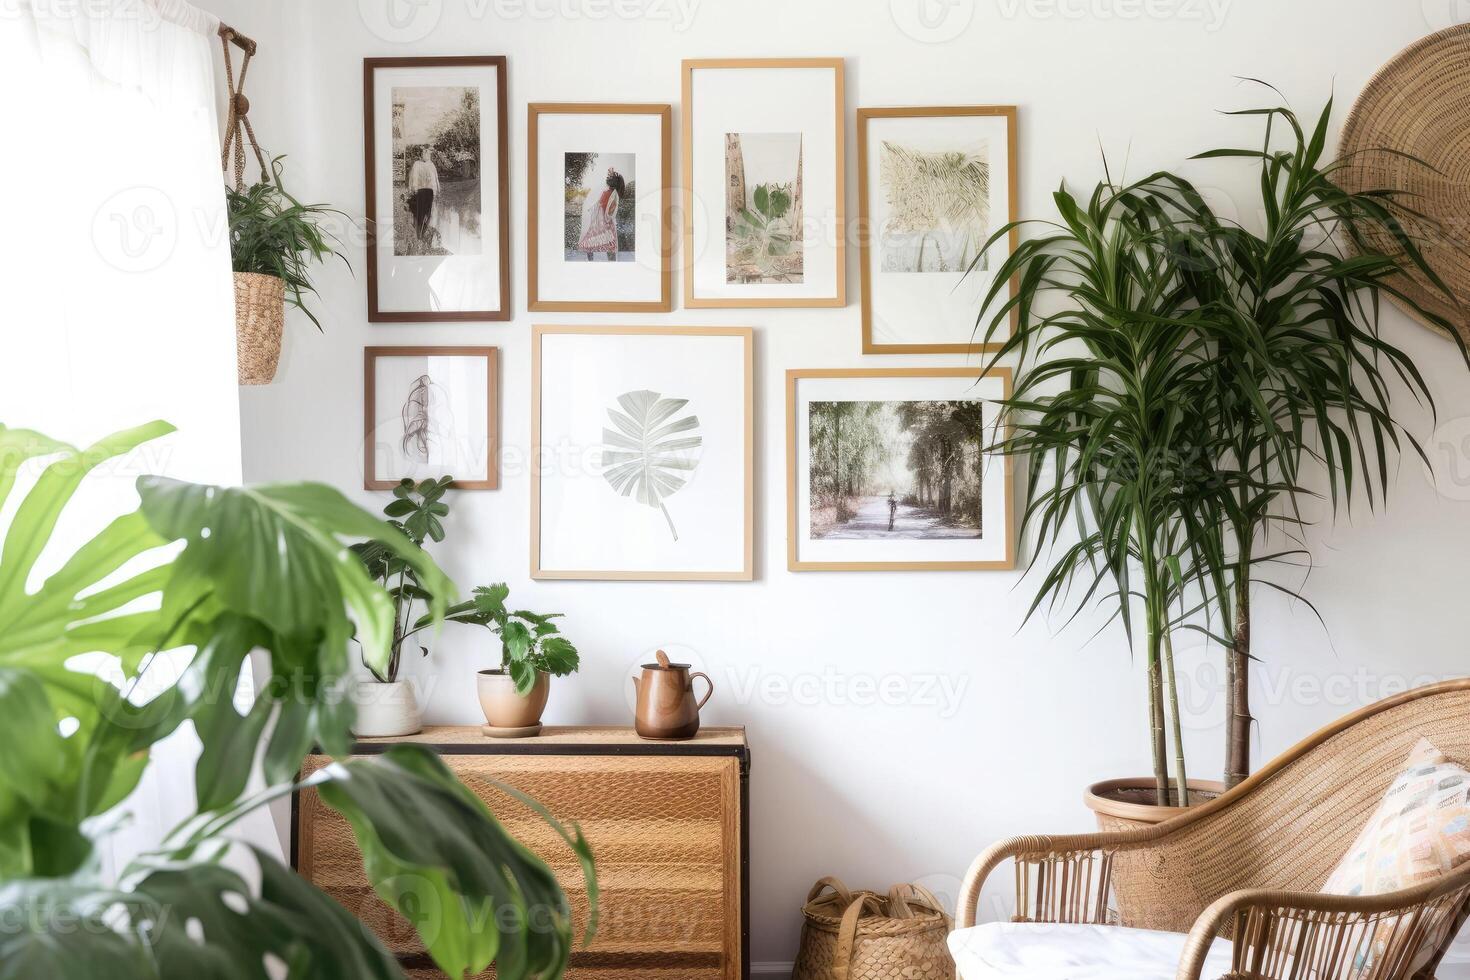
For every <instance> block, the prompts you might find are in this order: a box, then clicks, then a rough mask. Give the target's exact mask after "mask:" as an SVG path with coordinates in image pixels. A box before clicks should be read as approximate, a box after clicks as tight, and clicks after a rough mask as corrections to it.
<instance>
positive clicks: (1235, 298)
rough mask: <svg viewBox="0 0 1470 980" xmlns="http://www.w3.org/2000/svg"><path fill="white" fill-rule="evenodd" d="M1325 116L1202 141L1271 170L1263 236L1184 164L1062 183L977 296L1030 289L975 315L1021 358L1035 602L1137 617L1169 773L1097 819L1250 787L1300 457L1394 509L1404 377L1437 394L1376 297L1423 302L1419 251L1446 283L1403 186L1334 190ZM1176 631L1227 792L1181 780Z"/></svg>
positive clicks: (1277, 112) (1100, 790)
mask: <svg viewBox="0 0 1470 980" xmlns="http://www.w3.org/2000/svg"><path fill="white" fill-rule="evenodd" d="M1330 111H1331V105H1330V104H1329V106H1328V108H1327V109H1326V110H1325V111H1324V112H1323V113H1322V115H1321V117H1320V119H1319V121H1318V123H1317V125H1316V127H1315V129H1313V130H1312V132H1311V133H1310V134H1309V133H1308V132H1306V130H1305V129H1304V128H1303V127H1302V126H1301V125H1300V123H1299V122H1298V120H1297V118H1296V116H1295V115H1294V114H1293V113H1292V112H1291V111H1290V110H1289V109H1287V108H1284V107H1275V108H1269V109H1262V110H1250V111H1249V112H1247V113H1242V114H1243V115H1248V116H1260V117H1263V118H1265V120H1266V122H1267V125H1266V135H1265V140H1264V142H1263V144H1262V146H1261V147H1260V148H1256V149H1244V150H1238V149H1224V150H1213V151H1210V152H1207V153H1204V154H1201V155H1200V156H1201V157H1202V158H1225V157H1241V158H1248V159H1255V160H1259V161H1260V165H1261V169H1262V174H1261V182H1260V186H1261V190H1262V195H1263V197H1262V211H1263V213H1264V214H1265V215H1266V226H1265V229H1264V230H1263V232H1261V233H1259V234H1257V233H1255V232H1252V231H1249V230H1247V229H1245V228H1243V227H1241V226H1240V225H1238V224H1235V223H1232V222H1227V221H1225V220H1223V219H1221V218H1220V217H1219V216H1218V215H1216V214H1215V213H1214V212H1213V211H1212V210H1211V209H1210V208H1209V207H1208V205H1207V204H1206V203H1205V201H1204V199H1203V197H1202V196H1201V195H1200V194H1199V193H1198V192H1197V191H1196V190H1195V188H1194V187H1192V186H1191V185H1190V184H1189V183H1188V182H1187V181H1185V180H1184V179H1182V178H1180V177H1178V176H1176V175H1174V174H1170V173H1158V174H1154V175H1152V176H1150V177H1148V178H1147V179H1145V180H1143V181H1140V182H1138V183H1135V184H1132V185H1129V186H1126V187H1120V186H1117V185H1115V184H1114V183H1113V182H1112V181H1111V179H1107V180H1105V181H1104V182H1103V183H1102V184H1100V185H1099V186H1098V188H1097V189H1096V190H1095V191H1094V193H1093V194H1092V196H1091V198H1090V199H1089V200H1088V201H1087V202H1086V203H1085V204H1082V203H1079V202H1078V201H1077V200H1076V199H1074V198H1073V196H1072V195H1071V194H1069V193H1068V192H1067V190H1066V189H1065V187H1064V188H1062V189H1061V190H1059V191H1058V192H1057V194H1056V203H1057V209H1058V212H1059V214H1060V220H1059V221H1058V222H1054V223H1048V231H1047V233H1046V234H1043V235H1041V236H1039V237H1036V238H1033V239H1031V240H1028V241H1027V242H1025V243H1023V244H1022V245H1021V246H1020V247H1019V248H1018V249H1017V250H1016V251H1015V252H1014V254H1012V255H1011V256H1009V257H1008V258H1007V259H1006V261H1005V262H1004V263H1003V264H1002V265H1001V267H1000V268H999V269H998V270H997V273H996V276H995V286H994V287H993V288H992V290H991V291H990V294H989V296H988V297H987V298H986V303H985V307H983V308H992V304H993V303H996V302H997V300H998V298H999V295H1000V292H1001V290H1002V289H1003V288H1004V287H1005V285H1006V284H1007V282H1008V281H1011V280H1012V279H1013V278H1014V281H1015V282H1016V283H1017V284H1018V286H1017V289H1016V292H1015V295H1014V297H1013V298H1012V299H1011V301H1010V302H1009V303H1006V304H1004V305H1003V306H1001V307H1000V308H998V310H997V312H996V313H995V315H994V316H993V317H992V318H991V319H990V321H989V322H988V324H985V323H982V324H980V326H982V327H983V328H984V335H985V339H986V340H987V341H989V342H996V343H998V344H999V348H998V353H996V354H995V355H994V356H995V358H996V359H1000V358H1002V357H1006V356H1015V357H1017V358H1018V360H1019V364H1018V377H1017V382H1016V389H1015V392H1014V393H1013V396H1012V397H1011V398H1010V399H1009V400H1008V401H1007V402H1006V403H1005V405H1004V406H1003V413H1004V416H1005V418H1004V421H1005V422H1007V423H1008V424H1009V425H1010V427H1011V433H1012V434H1011V435H1010V436H1009V437H1008V438H1007V439H1005V440H1004V442H1003V444H1002V450H1003V451H1005V452H1008V453H1011V454H1013V455H1016V456H1019V457H1021V458H1022V459H1023V460H1024V461H1025V462H1026V463H1027V465H1028V467H1029V470H1030V477H1029V479H1028V481H1027V484H1026V499H1025V504H1024V512H1023V520H1022V528H1023V533H1024V532H1025V531H1026V530H1030V531H1031V532H1032V533H1033V535H1034V540H1035V548H1036V550H1035V552H1034V557H1033V560H1032V568H1033V570H1036V571H1039V573H1040V574H1041V580H1040V583H1039V586H1038V589H1037V594H1036V597H1035V600H1034V601H1033V603H1032V606H1031V607H1030V610H1029V611H1028V615H1032V614H1035V613H1037V612H1038V611H1039V610H1047V611H1054V610H1057V609H1059V608H1062V607H1065V606H1066V605H1067V604H1068V601H1069V598H1068V597H1069V596H1080V597H1082V601H1083V602H1090V601H1092V600H1098V601H1101V602H1105V603H1107V604H1109V605H1110V606H1111V608H1112V617H1111V618H1113V619H1118V620H1120V621H1121V622H1122V624H1123V626H1124V628H1125V632H1126V634H1127V635H1128V636H1129V637H1130V640H1131V638H1132V636H1133V633H1134V627H1135V624H1137V623H1139V622H1140V620H1141V625H1142V633H1143V642H1144V658H1145V663H1146V665H1147V673H1148V683H1149V709H1148V710H1149V714H1148V728H1149V734H1150V745H1151V750H1152V751H1151V757H1152V762H1153V775H1152V777H1151V778H1149V779H1123V780H1108V781H1106V782H1103V783H1099V784H1096V785H1095V786H1094V787H1092V788H1091V790H1090V791H1089V793H1088V797H1087V799H1088V804H1089V806H1091V807H1092V808H1093V809H1094V810H1095V811H1097V812H1098V814H1099V819H1100V821H1102V822H1103V823H1104V825H1105V826H1116V825H1118V824H1119V823H1121V822H1157V821H1158V820H1162V819H1167V818H1168V817H1169V816H1171V815H1173V814H1174V813H1175V812H1177V810H1178V808H1180V807H1185V806H1189V805H1191V804H1194V803H1198V802H1200V801H1201V800H1203V799H1206V798H1209V797H1211V796H1213V795H1216V794H1217V793H1218V792H1220V791H1222V790H1224V789H1225V788H1226V787H1227V786H1229V785H1233V784H1234V783H1235V782H1238V781H1239V780H1240V779H1242V778H1244V775H1245V773H1246V772H1248V770H1249V737H1250V730H1249V727H1250V720H1251V719H1250V711H1249V706H1248V700H1247V698H1248V686H1247V685H1248V671H1247V666H1248V663H1249V659H1250V646H1249V643H1250V616H1249V596H1250V588H1251V583H1252V581H1254V580H1256V579H1257V578H1258V574H1259V569H1260V568H1261V567H1262V566H1265V565H1270V564H1272V563H1277V562H1281V561H1283V560H1287V559H1289V558H1291V556H1292V555H1293V553H1295V552H1298V551H1299V547H1298V546H1296V545H1295V544H1290V543H1289V544H1287V545H1285V546H1283V545H1281V544H1280V542H1279V541H1278V540H1276V539H1277V538H1278V537H1280V536H1282V535H1285V536H1286V537H1287V538H1288V539H1290V538H1291V537H1292V533H1293V532H1299V531H1300V530H1301V528H1302V527H1303V521H1302V517H1301V509H1300V504H1301V502H1302V497H1303V496H1304V495H1305V494H1306V493H1307V491H1305V490H1304V489H1303V488H1302V481H1301V479H1300V472H1301V469H1302V467H1303V465H1304V464H1308V463H1310V462H1311V461H1313V460H1316V461H1319V462H1320V463H1321V464H1322V466H1323V467H1324V468H1325V469H1326V470H1327V475H1328V477H1329V480H1330V484H1331V487H1332V490H1331V494H1330V497H1331V502H1332V504H1333V505H1334V507H1335V506H1336V505H1337V504H1338V503H1339V502H1340V501H1345V500H1347V499H1350V497H1351V495H1352V494H1353V492H1354V490H1355V488H1356V487H1358V486H1363V487H1365V488H1366V490H1367V492H1368V493H1369V494H1370V495H1371V496H1372V497H1373V498H1374V499H1381V498H1382V492H1383V490H1384V489H1385V488H1386V484H1387V480H1388V472H1389V470H1388V466H1387V462H1386V461H1387V459H1388V457H1389V455H1390V454H1392V453H1393V452H1395V451H1397V449H1398V448H1399V447H1400V446H1401V445H1403V444H1404V443H1406V442H1407V443H1408V444H1410V445H1413V446H1415V447H1416V448H1417V444H1416V443H1414V442H1413V440H1412V436H1411V435H1409V434H1408V433H1407V432H1406V431H1405V430H1404V428H1403V426H1402V425H1400V424H1399V423H1398V422H1397V421H1395V420H1394V417H1393V415H1392V414H1391V398H1390V394H1389V393H1390V391H1391V390H1392V385H1391V384H1390V382H1391V381H1393V380H1395V379H1400V380H1404V381H1407V382H1408V383H1409V387H1410V388H1411V389H1412V393H1413V394H1414V395H1415V396H1417V398H1418V399H1419V400H1421V401H1424V402H1428V403H1429V404H1431V405H1432V399H1431V398H1430V394H1429V392H1428V390H1427V388H1426V386H1425V385H1424V382H1423V379H1422V378H1421V377H1420V375H1419V373H1418V371H1417V370H1416V369H1415V368H1414V365H1413V363H1412V361H1411V360H1410V359H1409V357H1408V355H1406V354H1405V353H1403V352H1402V351H1401V350H1399V349H1397V348H1395V347H1393V346H1392V345H1391V344H1389V343H1388V342H1386V341H1385V340H1384V339H1383V338H1382V337H1381V336H1380V335H1379V331H1378V315H1377V311H1378V309H1379V296H1380V294H1383V293H1386V294H1390V295H1394V296H1396V297H1399V298H1401V299H1405V300H1406V301H1407V297H1404V296H1403V295H1402V294H1401V293H1400V292H1399V291H1398V290H1397V289H1396V287H1395V286H1394V285H1393V282H1392V277H1393V276H1394V275H1396V274H1397V273H1399V272H1401V271H1402V270H1403V268H1404V267H1405V266H1406V264H1413V265H1416V266H1418V267H1419V268H1421V269H1423V270H1424V271H1425V272H1428V273H1429V275H1430V276H1432V275H1433V273H1432V272H1429V270H1428V269H1427V268H1426V267H1425V266H1424V264H1423V260H1422V258H1421V257H1420V255H1419V252H1418V250H1417V249H1416V248H1415V246H1414V243H1413V242H1412V241H1411V240H1410V239H1409V238H1408V236H1407V235H1406V234H1405V233H1404V232H1403V231H1402V229H1401V228H1400V227H1399V225H1398V224H1397V223H1396V222H1393V221H1392V219H1391V215H1390V212H1389V209H1388V207H1387V205H1386V200H1387V197H1388V195H1386V194H1385V193H1384V192H1368V193H1363V194H1348V193H1346V192H1344V191H1342V190H1341V189H1340V188H1338V187H1337V186H1336V185H1335V184H1333V182H1332V180H1331V176H1332V173H1333V171H1334V170H1335V169H1336V167H1337V166H1338V165H1332V164H1329V165H1323V164H1322V162H1321V157H1322V153H1323V147H1324V146H1325V144H1326V132H1327V124H1328V119H1329V117H1330ZM1273 123H1277V124H1278V125H1276V126H1275V127H1274V128H1273V125H1272V124H1273ZM1283 128H1284V129H1285V130H1286V132H1287V133H1289V134H1290V136H1291V137H1292V138H1291V139H1290V140H1288V142H1287V145H1286V146H1285V147H1284V148H1283V147H1278V145H1277V143H1276V140H1277V139H1278V138H1279V135H1280V132H1281V130H1282V129H1283ZM1365 221H1379V222H1383V223H1385V224H1388V225H1389V226H1390V227H1391V228H1393V229H1395V234H1396V235H1397V237H1398V239H1399V242H1400V244H1401V246H1402V248H1403V254H1402V255H1401V256H1398V257H1391V256H1385V255H1381V254H1377V253H1373V252H1371V251H1369V250H1367V249H1366V247H1365V246H1364V244H1363V241H1364V240H1363V236H1362V235H1361V233H1360V232H1359V230H1358V229H1359V228H1360V227H1361V225H1362V223H1363V222H1365ZM1010 231H1011V226H1007V227H1006V228H1003V229H1001V230H1000V231H999V232H997V233H996V235H995V236H994V237H993V238H992V239H991V242H990V243H988V244H987V248H988V247H989V245H991V244H994V243H995V242H997V241H1000V240H1003V239H1004V238H1005V237H1006V236H1007V235H1009V233H1010ZM1344 238H1346V239H1349V240H1350V241H1351V242H1353V243H1354V244H1355V245H1356V246H1357V253H1356V254H1354V255H1348V254H1346V253H1345V250H1344V249H1343V247H1342V239H1344ZM1012 309H1014V310H1015V311H1016V321H1017V322H1016V327H1015V330H1014V331H1013V332H1011V333H1010V334H1009V335H1007V333H1006V331H1007V329H1008V328H1009V318H1010V314H1011V310H1012ZM1043 309H1048V310H1051V309H1056V310H1059V312H1042V310H1043ZM1426 315H1429V316H1431V317H1432V314H1428V313H1427V312H1426ZM1059 352H1066V353H1064V354H1059ZM1375 464H1376V465H1375ZM1355 480H1356V482H1355ZM1268 532H1273V533H1271V534H1268ZM1269 584H1270V585H1271V586H1272V587H1274V588H1277V589H1280V590H1283V591H1286V592H1288V593H1289V594H1292V595H1296V592H1295V591H1294V590H1293V589H1292V588H1291V587H1290V586H1289V585H1287V584H1284V583H1280V582H1270V583H1269ZM1179 629H1191V630H1198V631H1201V632H1203V633H1205V634H1206V636H1207V637H1210V638H1211V639H1212V640H1213V641H1215V642H1216V643H1218V644H1219V645H1220V647H1221V648H1222V650H1223V651H1224V652H1225V655H1226V662H1227V667H1228V671H1229V678H1230V680H1229V683H1228V685H1227V692H1226V693H1227V699H1228V704H1227V708H1226V712H1227V716H1228V723H1227V725H1226V730H1227V736H1228V738H1229V748H1230V754H1229V757H1228V764H1227V770H1228V771H1227V779H1226V780H1224V781H1221V782H1209V783H1206V782H1195V781H1191V780H1190V779H1189V777H1188V772H1187V766H1186V760H1185V755H1184V750H1183V745H1182V739H1181V735H1182V731H1181V729H1182V726H1181V724H1180V718H1179V707H1178V700H1177V694H1176V691H1175V687H1174V664H1173V652H1172V636H1173V634H1174V632H1176V631H1177V630H1179ZM1171 748H1172V751H1171ZM1171 764H1172V767H1173V772H1172V775H1171V773H1170V766H1171Z"/></svg>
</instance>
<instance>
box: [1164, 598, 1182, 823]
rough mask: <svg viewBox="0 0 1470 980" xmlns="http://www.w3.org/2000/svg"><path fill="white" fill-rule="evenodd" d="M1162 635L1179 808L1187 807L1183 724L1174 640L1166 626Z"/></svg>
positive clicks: (1176, 796) (1176, 794)
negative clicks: (1171, 720) (1171, 718)
mask: <svg viewBox="0 0 1470 980" xmlns="http://www.w3.org/2000/svg"><path fill="white" fill-rule="evenodd" d="M1160 629H1161V630H1162V631H1163V634H1164V676H1165V678H1166V679H1167V680H1168V682H1169V708H1170V711H1171V712H1172V715H1173V735H1174V779H1175V784H1174V785H1175V790H1174V795H1175V799H1176V800H1177V801H1178V805H1179V806H1189V773H1188V772H1187V771H1186V770H1185V767H1184V723H1183V721H1182V720H1181V719H1180V717H1179V684H1178V682H1177V681H1175V679H1174V639H1173V637H1172V636H1171V635H1170V633H1169V627H1168V626H1162V627H1160Z"/></svg>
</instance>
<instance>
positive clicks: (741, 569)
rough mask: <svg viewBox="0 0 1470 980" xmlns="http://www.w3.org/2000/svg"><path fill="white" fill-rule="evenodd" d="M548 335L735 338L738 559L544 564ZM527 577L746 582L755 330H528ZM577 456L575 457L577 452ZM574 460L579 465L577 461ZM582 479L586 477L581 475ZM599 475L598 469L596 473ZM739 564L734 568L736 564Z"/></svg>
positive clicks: (751, 541)
mask: <svg viewBox="0 0 1470 980" xmlns="http://www.w3.org/2000/svg"><path fill="white" fill-rule="evenodd" d="M553 336H582V337H607V336H612V337H627V338H630V339H631V338H642V337H706V338H721V337H725V338H738V339H739V340H740V341H741V344H740V348H741V356H740V360H739V361H738V362H736V363H734V364H729V365H728V368H729V370H730V371H733V372H738V377H739V378H740V383H739V391H740V398H741V400H742V401H743V405H742V406H740V410H739V416H740V429H741V435H740V442H742V443H743V445H742V446H740V447H739V449H738V450H737V451H738V453H739V456H738V460H739V465H740V470H741V471H742V473H743V479H742V480H740V481H738V483H736V484H733V485H735V486H737V487H738V489H740V490H741V492H742V494H743V495H742V498H741V505H740V507H739V508H738V509H739V512H740V513H739V522H740V530H739V532H738V533H739V534H740V535H741V544H740V549H739V550H740V558H739V561H738V563H732V564H731V566H730V567H728V568H723V569H708V568H706V569H689V568H668V569H642V570H634V569H627V568H622V569H619V568H548V567H546V563H545V561H544V560H543V554H542V517H543V510H542V490H543V486H542V485H543V479H542V475H543V470H544V469H545V467H546V466H548V465H557V464H556V462H555V459H554V453H552V452H547V451H545V450H544V447H543V445H542V443H543V439H544V438H545V437H546V436H545V431H544V427H543V408H544V405H545V399H546V398H548V397H552V392H553V391H554V389H551V388H549V387H548V385H547V383H546V379H544V378H543V377H542V375H543V372H544V371H545V359H544V358H543V346H544V345H543V341H544V340H545V338H547V337H553ZM531 453H532V457H531V542H530V544H531V577H532V578H533V579H581V580H617V581H640V582H670V581H704V582H711V581H725V582H749V581H751V580H753V579H754V578H755V331H754V330H753V329H752V328H750V327H678V326H616V327H613V326H542V325H537V326H535V327H534V328H533V329H532V338H531ZM579 459H580V457H579ZM579 465H581V464H580V463H579ZM583 478H586V477H585V476H584V477H583ZM597 478H598V479H599V480H600V479H601V478H602V476H601V474H599V475H598V476H597ZM737 566H738V567H737Z"/></svg>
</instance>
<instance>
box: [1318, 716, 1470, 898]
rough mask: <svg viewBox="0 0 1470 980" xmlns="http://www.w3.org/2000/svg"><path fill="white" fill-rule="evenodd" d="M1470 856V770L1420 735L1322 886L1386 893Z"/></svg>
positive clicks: (1344, 892) (1340, 890) (1327, 890)
mask: <svg viewBox="0 0 1470 980" xmlns="http://www.w3.org/2000/svg"><path fill="white" fill-rule="evenodd" d="M1466 860H1470V772H1466V771H1465V770H1464V769H1462V768H1461V767H1460V766H1457V765H1455V764H1454V763H1453V762H1450V761H1449V759H1447V758H1446V757H1445V755H1444V753H1442V752H1440V751H1439V749H1437V748H1435V747H1434V746H1433V745H1432V744H1430V742H1429V740H1428V739H1422V738H1421V739H1420V740H1419V744H1418V745H1416V746H1414V751H1413V752H1411V753H1410V754H1409V761H1408V764H1407V767H1406V768H1405V769H1404V771H1403V772H1402V773H1400V774H1399V776H1398V778H1397V779H1395V780H1394V782H1393V785H1392V786H1390V787H1389V789H1388V792H1387V793H1386V794H1384V797H1383V803H1382V804H1381V805H1380V806H1379V807H1378V811H1377V812H1376V813H1374V814H1373V817H1372V819H1370V820H1369V821H1368V825H1367V826H1366V827H1364V828H1363V832H1362V833H1361V834H1359V835H1358V839H1357V841H1355V842H1354V843H1353V846H1352V847H1350V848H1348V852H1347V854H1346V855H1345V856H1344V857H1343V859H1342V861H1341V862H1340V863H1339V864H1338V866H1337V868H1336V870H1334V871H1333V872H1332V876H1331V877H1330V878H1328V879H1327V884H1326V885H1323V886H1322V891H1323V892H1325V893H1327V894H1330V895H1381V894H1383V893H1385V892H1395V891H1398V890H1400V889H1403V888H1412V887H1413V886H1414V885H1417V884H1420V883H1422V882H1424V881H1426V880H1428V879H1431V878H1437V877H1439V876H1440V875H1442V874H1444V873H1445V872H1446V871H1452V870H1454V869H1455V868H1457V867H1459V866H1460V865H1461V864H1463V863H1464V862H1465V861H1466Z"/></svg>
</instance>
